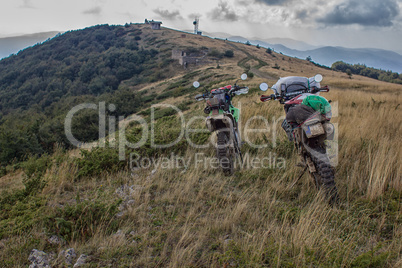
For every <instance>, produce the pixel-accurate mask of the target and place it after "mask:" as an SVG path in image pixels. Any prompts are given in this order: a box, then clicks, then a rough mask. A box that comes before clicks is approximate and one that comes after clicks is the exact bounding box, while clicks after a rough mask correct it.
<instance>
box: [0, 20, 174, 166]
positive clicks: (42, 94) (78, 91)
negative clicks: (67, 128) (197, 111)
mask: <svg viewBox="0 0 402 268" xmlns="http://www.w3.org/2000/svg"><path fill="white" fill-rule="evenodd" d="M142 35H143V33H142V31H141V29H137V28H135V27H133V26H131V25H126V27H123V26H109V25H99V26H95V27H91V28H87V29H84V30H79V31H72V32H67V33H65V34H62V35H60V36H57V37H55V38H53V39H52V40H49V41H46V42H45V43H43V44H40V45H36V46H34V47H31V48H28V49H26V50H23V51H21V52H20V53H18V55H13V56H11V57H9V58H6V59H4V60H2V61H0V147H1V152H0V162H1V164H2V165H5V164H7V163H10V162H11V161H13V160H14V159H16V160H21V159H23V158H24V157H26V156H27V155H40V154H42V153H45V152H49V153H50V152H52V151H53V147H54V145H55V144H60V145H61V146H62V147H63V148H69V143H68V141H67V140H66V137H65V134H64V118H65V115H66V113H67V112H68V111H69V110H70V109H71V108H72V107H74V106H75V105H77V104H81V103H95V104H98V103H99V102H102V101H105V102H106V105H107V104H109V103H113V104H115V105H116V110H115V111H109V110H108V115H113V116H127V115H129V114H132V113H134V112H137V111H138V110H139V109H141V108H142V107H146V106H147V105H149V104H150V102H152V100H153V96H150V95H149V94H143V93H142V94H141V93H138V92H136V91H133V90H129V89H128V87H129V86H138V85H141V84H144V83H148V82H153V81H158V80H161V79H164V78H166V77H167V76H169V75H170V73H169V66H171V65H172V61H171V60H170V50H165V51H164V52H160V50H159V51H158V50H156V49H154V48H153V47H152V45H151V46H150V47H148V48H144V47H143V46H142V45H141V44H140V42H141V41H140V40H141V36H142ZM148 43H151V44H152V42H148ZM161 68H165V71H164V72H161V71H159V72H158V70H160V69H161ZM106 107H108V106H106ZM72 125H73V127H72V129H73V130H72V131H73V134H74V136H75V137H77V139H78V140H81V141H92V140H96V139H97V138H98V111H96V110H88V109H86V110H85V111H82V112H79V113H77V114H76V116H75V117H74V120H73V122H72Z"/></svg>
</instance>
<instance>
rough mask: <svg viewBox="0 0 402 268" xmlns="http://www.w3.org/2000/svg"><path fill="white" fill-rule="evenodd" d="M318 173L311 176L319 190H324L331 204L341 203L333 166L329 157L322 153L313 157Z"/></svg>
mask: <svg viewBox="0 0 402 268" xmlns="http://www.w3.org/2000/svg"><path fill="white" fill-rule="evenodd" d="M313 162H314V165H315V168H316V172H314V173H312V174H311V175H312V176H313V178H314V182H315V184H316V186H317V188H318V189H323V190H324V192H325V194H326V196H327V199H328V200H329V203H330V204H335V203H337V202H338V201H339V196H338V190H337V188H336V185H335V171H334V169H333V167H332V166H331V163H330V161H329V158H328V156H327V155H326V154H325V153H322V152H321V153H320V156H318V157H313Z"/></svg>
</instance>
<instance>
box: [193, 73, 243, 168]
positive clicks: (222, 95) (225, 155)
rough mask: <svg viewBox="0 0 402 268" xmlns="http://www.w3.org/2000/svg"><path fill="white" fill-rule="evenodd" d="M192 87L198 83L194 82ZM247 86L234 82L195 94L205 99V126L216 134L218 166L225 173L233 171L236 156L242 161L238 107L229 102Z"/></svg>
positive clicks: (199, 99) (198, 98)
mask: <svg viewBox="0 0 402 268" xmlns="http://www.w3.org/2000/svg"><path fill="white" fill-rule="evenodd" d="M241 78H242V80H245V79H246V78H247V75H246V74H243V75H242V76H241ZM193 85H194V87H195V88H198V87H199V86H200V84H199V83H198V82H194V84H193ZM247 93H248V87H240V86H238V85H237V84H236V83H235V84H234V85H233V86H231V85H228V86H225V87H221V88H218V89H212V90H210V91H208V90H207V89H205V93H204V94H198V95H196V96H195V99H196V100H197V101H202V100H205V101H206V104H207V105H206V107H205V109H204V113H206V114H208V117H207V118H206V119H205V122H206V125H207V128H208V130H209V131H210V132H215V133H216V136H217V144H216V156H217V158H218V160H219V166H220V167H221V169H222V171H223V172H224V173H225V175H231V174H233V171H234V162H235V159H236V158H238V159H239V160H240V161H243V157H242V154H241V151H240V145H241V140H240V135H239V129H238V121H239V117H240V114H239V109H237V108H236V107H234V106H233V105H232V103H231V101H232V98H233V97H234V96H235V95H241V94H247Z"/></svg>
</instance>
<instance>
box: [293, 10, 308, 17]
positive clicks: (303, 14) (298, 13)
mask: <svg viewBox="0 0 402 268" xmlns="http://www.w3.org/2000/svg"><path fill="white" fill-rule="evenodd" d="M295 15H296V18H297V19H300V20H304V19H306V18H308V16H309V12H308V10H306V9H302V10H299V11H296V14H295Z"/></svg>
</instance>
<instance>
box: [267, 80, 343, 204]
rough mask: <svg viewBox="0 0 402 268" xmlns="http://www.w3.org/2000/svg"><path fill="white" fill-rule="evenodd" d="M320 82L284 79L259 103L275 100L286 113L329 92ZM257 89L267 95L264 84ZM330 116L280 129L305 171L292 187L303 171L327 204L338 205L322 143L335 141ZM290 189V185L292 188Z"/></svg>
mask: <svg viewBox="0 0 402 268" xmlns="http://www.w3.org/2000/svg"><path fill="white" fill-rule="evenodd" d="M321 81H322V76H321V75H316V76H315V77H311V78H305V77H285V78H281V79H279V80H278V82H277V83H276V84H275V85H274V86H272V88H271V89H272V90H273V91H274V94H271V95H262V96H261V97H260V100H261V101H262V102H266V101H268V100H278V101H279V102H280V103H281V104H283V105H284V109H285V113H286V114H287V113H288V111H289V110H290V109H291V108H292V107H295V106H297V105H300V104H301V103H302V101H303V99H304V98H305V97H306V96H308V95H312V94H318V93H319V92H328V91H329V88H328V86H325V87H322V88H321V87H320V82H321ZM260 89H261V90H263V91H266V90H267V89H268V85H267V84H265V83H263V84H261V85H260ZM330 119H331V118H330V116H325V115H323V114H321V113H320V112H315V113H313V114H311V115H310V116H309V117H308V118H307V119H306V120H304V121H303V122H301V123H300V124H296V125H295V124H294V123H290V122H287V120H286V119H285V120H284V121H283V122H282V128H283V129H284V130H285V132H286V134H287V136H288V139H289V140H290V141H293V143H294V145H295V148H296V151H297V153H298V155H299V156H300V160H301V162H300V163H299V164H298V165H299V166H301V167H304V169H303V172H302V173H301V175H300V176H299V178H298V179H297V180H296V181H295V182H294V184H295V183H296V182H297V181H298V180H299V179H300V178H301V177H302V176H303V174H304V172H305V171H306V170H308V171H309V174H310V175H311V177H312V179H313V181H314V184H315V186H316V188H317V189H318V190H320V189H321V188H322V189H323V190H324V191H325V194H326V196H327V198H328V200H329V203H331V204H334V203H337V202H338V201H339V197H338V191H337V188H336V186H335V181H334V179H335V172H334V168H333V167H332V165H331V163H330V159H329V157H328V155H327V146H326V143H325V141H326V140H331V139H333V138H334V134H335V128H334V125H333V124H332V123H330ZM292 186H293V185H292Z"/></svg>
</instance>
